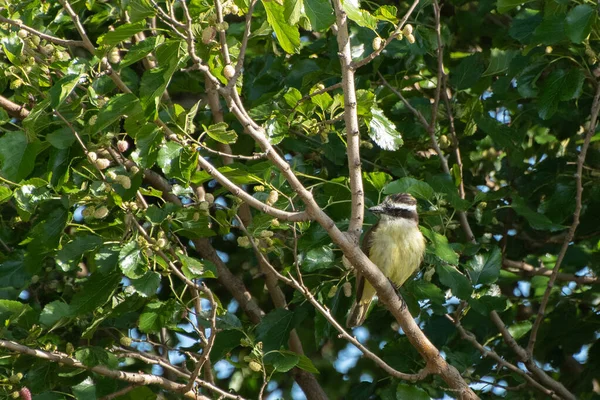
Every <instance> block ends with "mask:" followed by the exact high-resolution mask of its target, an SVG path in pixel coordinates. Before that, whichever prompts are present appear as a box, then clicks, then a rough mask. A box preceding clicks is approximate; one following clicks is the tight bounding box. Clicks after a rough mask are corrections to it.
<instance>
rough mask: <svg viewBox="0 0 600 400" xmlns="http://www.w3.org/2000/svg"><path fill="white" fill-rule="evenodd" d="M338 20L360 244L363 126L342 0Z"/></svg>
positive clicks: (337, 0)
mask: <svg viewBox="0 0 600 400" xmlns="http://www.w3.org/2000/svg"><path fill="white" fill-rule="evenodd" d="M333 8H334V10H335V19H336V24H337V28H338V31H337V43H338V51H339V52H338V56H339V57H340V64H341V70H342V88H343V92H344V122H345V125H346V142H347V150H348V170H349V171H348V177H349V179H350V193H351V197H352V211H351V215H350V224H349V225H348V234H349V235H350V237H351V238H352V240H353V241H354V243H356V244H358V242H359V241H360V234H361V231H362V225H363V219H364V216H365V193H364V189H363V182H362V164H361V162H360V129H359V126H358V112H357V104H356V101H357V100H356V89H355V87H354V68H355V67H354V66H353V65H352V49H351V45H350V36H349V34H348V16H347V15H346V12H345V11H344V10H343V8H342V2H341V0H333Z"/></svg>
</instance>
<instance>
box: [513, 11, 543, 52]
mask: <svg viewBox="0 0 600 400" xmlns="http://www.w3.org/2000/svg"><path fill="white" fill-rule="evenodd" d="M541 23H542V14H541V13H538V12H534V11H532V10H526V12H524V13H523V14H520V15H519V16H518V17H517V18H515V19H513V21H512V23H511V25H510V28H509V29H508V34H509V35H510V36H511V37H512V38H514V39H516V40H518V41H519V42H521V43H523V44H529V43H530V42H531V40H532V39H533V33H534V32H535V30H536V28H537V27H538V25H539V24H541Z"/></svg>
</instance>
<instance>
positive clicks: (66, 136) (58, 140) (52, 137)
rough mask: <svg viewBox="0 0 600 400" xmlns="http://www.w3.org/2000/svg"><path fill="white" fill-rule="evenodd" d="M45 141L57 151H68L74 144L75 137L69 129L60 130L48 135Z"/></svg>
mask: <svg viewBox="0 0 600 400" xmlns="http://www.w3.org/2000/svg"><path fill="white" fill-rule="evenodd" d="M46 140H47V141H48V143H50V144H51V145H52V146H54V147H56V148H57V149H68V148H69V147H71V145H72V144H73V143H75V135H74V134H73V131H71V129H70V128H61V129H58V130H55V131H54V132H52V133H49V134H48V135H47V136H46Z"/></svg>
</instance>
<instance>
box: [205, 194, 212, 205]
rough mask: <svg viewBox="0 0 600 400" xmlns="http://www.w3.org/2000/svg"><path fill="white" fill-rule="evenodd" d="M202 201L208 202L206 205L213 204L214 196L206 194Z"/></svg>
mask: <svg viewBox="0 0 600 400" xmlns="http://www.w3.org/2000/svg"><path fill="white" fill-rule="evenodd" d="M204 200H206V201H207V202H208V204H209V205H210V204H213V203H214V202H215V196H214V195H213V194H212V193H206V194H205V195H204Z"/></svg>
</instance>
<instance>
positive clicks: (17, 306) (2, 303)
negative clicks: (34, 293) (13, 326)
mask: <svg viewBox="0 0 600 400" xmlns="http://www.w3.org/2000/svg"><path fill="white" fill-rule="evenodd" d="M31 310H32V309H31V306H30V305H29V304H23V303H21V302H20V301H16V300H2V299H0V323H1V324H2V326H3V327H6V326H7V325H8V323H9V322H15V321H17V320H18V319H19V317H21V316H23V315H24V314H26V313H28V312H30V311H31Z"/></svg>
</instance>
